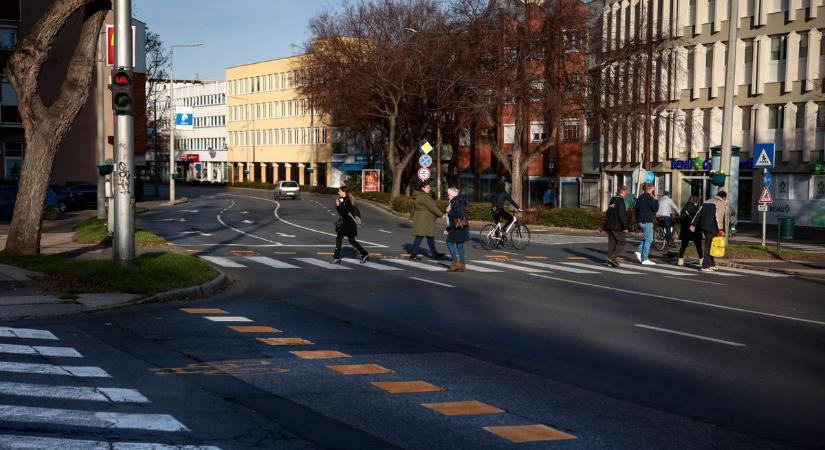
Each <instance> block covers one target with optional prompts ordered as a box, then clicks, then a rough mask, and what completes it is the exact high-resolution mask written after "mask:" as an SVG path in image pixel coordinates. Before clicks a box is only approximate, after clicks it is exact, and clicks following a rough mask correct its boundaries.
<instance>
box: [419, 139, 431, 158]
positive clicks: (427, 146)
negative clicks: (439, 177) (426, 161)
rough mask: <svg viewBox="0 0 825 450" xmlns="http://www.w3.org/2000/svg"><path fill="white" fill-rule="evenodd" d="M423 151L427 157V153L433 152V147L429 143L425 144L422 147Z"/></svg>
mask: <svg viewBox="0 0 825 450" xmlns="http://www.w3.org/2000/svg"><path fill="white" fill-rule="evenodd" d="M421 151H422V152H424V154H425V155H426V154H427V153H430V152H431V151H433V146H432V145H430V143H429V142H424V144H422V145H421Z"/></svg>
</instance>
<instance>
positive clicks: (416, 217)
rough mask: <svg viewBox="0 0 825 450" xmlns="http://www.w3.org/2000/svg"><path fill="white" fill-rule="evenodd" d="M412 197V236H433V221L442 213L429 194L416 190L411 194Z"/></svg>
mask: <svg viewBox="0 0 825 450" xmlns="http://www.w3.org/2000/svg"><path fill="white" fill-rule="evenodd" d="M413 199H414V200H415V202H414V203H413V214H412V221H413V224H412V234H413V236H435V221H436V219H438V218H439V217H441V216H442V215H443V214H444V213H442V212H441V210H439V209H438V205H436V204H435V200H433V198H432V197H431V196H430V195H429V194H425V193H424V192H421V191H418V192H416V193H415V194H413Z"/></svg>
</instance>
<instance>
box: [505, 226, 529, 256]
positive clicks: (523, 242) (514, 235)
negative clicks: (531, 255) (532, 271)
mask: <svg viewBox="0 0 825 450" xmlns="http://www.w3.org/2000/svg"><path fill="white" fill-rule="evenodd" d="M510 243H511V244H513V248H514V249H516V250H524V249H525V248H527V246H528V245H529V244H530V229H529V228H527V227H526V226H524V225H521V224H519V225H516V226H515V227H513V231H511V232H510Z"/></svg>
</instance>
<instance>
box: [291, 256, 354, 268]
mask: <svg viewBox="0 0 825 450" xmlns="http://www.w3.org/2000/svg"><path fill="white" fill-rule="evenodd" d="M293 259H295V260H297V261H301V262H305V263H307V264H310V265H313V266H317V267H320V268H322V269H327V270H352V269H351V268H349V267H344V266H342V265H340V264H333V263H332V262H330V261H324V260H321V259H317V258H293Z"/></svg>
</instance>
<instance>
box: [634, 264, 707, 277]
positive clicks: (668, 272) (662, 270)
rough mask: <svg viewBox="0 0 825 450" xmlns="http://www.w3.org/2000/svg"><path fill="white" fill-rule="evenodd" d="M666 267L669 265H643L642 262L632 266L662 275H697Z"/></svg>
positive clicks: (635, 268)
mask: <svg viewBox="0 0 825 450" xmlns="http://www.w3.org/2000/svg"><path fill="white" fill-rule="evenodd" d="M664 267H668V266H665V265H664V264H660V265H658V266H643V265H641V264H637V265H633V266H632V268H633V270H641V271H644V272H655V273H658V274H660V275H675V276H677V277H693V276H696V274H695V273H690V272H681V271H676V270H667V269H665V268H664Z"/></svg>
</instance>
